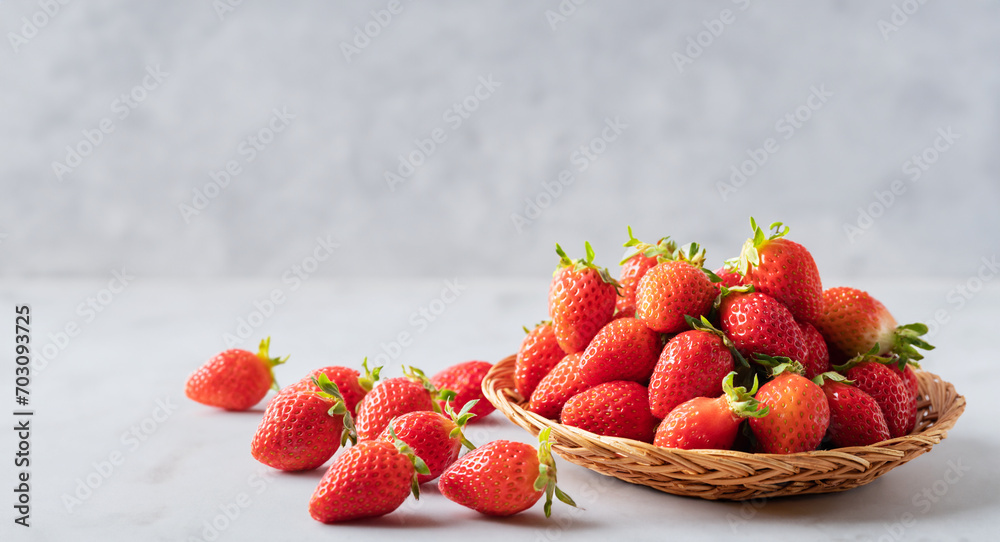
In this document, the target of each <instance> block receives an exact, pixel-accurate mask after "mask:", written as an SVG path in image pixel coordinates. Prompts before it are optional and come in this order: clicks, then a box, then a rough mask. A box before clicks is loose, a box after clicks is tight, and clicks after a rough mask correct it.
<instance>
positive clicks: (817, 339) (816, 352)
mask: <svg viewBox="0 0 1000 542" xmlns="http://www.w3.org/2000/svg"><path fill="white" fill-rule="evenodd" d="M799 331H801V332H802V340H803V342H804V343H805V347H806V352H807V354H806V356H805V359H802V360H799V361H800V362H801V363H802V366H803V367H805V369H806V374H805V377H806V378H808V379H809V380H812V379H813V378H816V377H817V376H818V375H821V374H823V373H825V372H827V371H829V370H830V352H829V351H828V350H827V348H826V341H825V340H824V339H823V335H821V334H820V332H819V330H817V329H816V328H815V327H813V325H812V324H810V323H808V322H799Z"/></svg>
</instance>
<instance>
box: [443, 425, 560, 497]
mask: <svg viewBox="0 0 1000 542" xmlns="http://www.w3.org/2000/svg"><path fill="white" fill-rule="evenodd" d="M549 431H550V430H549V428H547V427H546V428H545V429H543V430H542V432H541V433H539V434H538V441H539V446H538V450H537V451H536V450H535V448H534V447H533V446H531V445H530V444H525V443H523V442H512V441H509V440H494V441H493V442H490V443H488V444H486V445H484V446H480V447H479V448H476V449H475V450H473V451H471V452H469V453H467V454H465V455H464V456H462V458H461V459H459V460H458V461H456V462H455V463H454V464H452V466H450V467H448V470H446V471H444V474H442V475H441V479H440V480H438V489H439V490H440V491H441V494H442V495H444V496H445V497H447V498H448V500H450V501H452V502H456V503H458V504H461V505H462V506H465V507H468V508H471V509H473V510H475V511H477V512H479V513H481V514H486V515H489V516H511V515H514V514H517V513H518V512H523V511H524V510H527V509H528V508H531V507H532V506H534V504H535V503H536V502H538V499H540V498H541V497H542V494H543V493H544V494H545V496H546V498H545V517H549V515H551V513H552V495H553V493H554V494H555V496H556V497H557V498H558V499H559V500H560V501H562V502H564V503H566V504H568V505H570V506H576V504H575V503H574V502H573V499H571V498H570V497H569V495H566V494H565V493H563V492H562V490H561V489H559V488H558V487H557V486H556V464H555V459H553V457H552V451H551V444H550V443H549Z"/></svg>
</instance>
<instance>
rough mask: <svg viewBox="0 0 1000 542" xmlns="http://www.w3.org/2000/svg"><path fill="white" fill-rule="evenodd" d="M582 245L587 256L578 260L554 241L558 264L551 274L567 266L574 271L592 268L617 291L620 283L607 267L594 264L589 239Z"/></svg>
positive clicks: (592, 248)
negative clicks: (612, 276)
mask: <svg viewBox="0 0 1000 542" xmlns="http://www.w3.org/2000/svg"><path fill="white" fill-rule="evenodd" d="M584 247H585V248H586V249H587V257H586V258H580V259H578V260H573V259H570V257H569V256H567V255H566V251H565V250H563V248H562V247H561V246H559V243H556V254H558V255H559V266H558V267H556V270H555V271H554V272H553V273H552V275H553V276H555V275H556V274H557V273H559V271H560V270H562V269H564V268H567V267H569V268H571V269H572V270H573V272H574V273H575V272H579V271H583V270H585V269H588V268H589V269H593V270H594V271H597V274H598V275H600V277H601V280H603V281H604V282H606V283H608V284H611V285H613V286H614V287H615V291H618V289H619V288H620V285H619V284H618V281H617V280H615V279H613V278H611V273H609V272H608V268H607V267H598V266H597V265H596V264H594V247H592V246H590V241H587V242H585V243H584Z"/></svg>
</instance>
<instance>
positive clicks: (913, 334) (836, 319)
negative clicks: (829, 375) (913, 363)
mask: <svg viewBox="0 0 1000 542" xmlns="http://www.w3.org/2000/svg"><path fill="white" fill-rule="evenodd" d="M822 309H823V310H822V313H821V315H820V317H819V319H818V320H817V321H816V328H817V329H819V331H820V333H822V334H823V336H824V337H826V340H827V341H828V342H829V343H830V344H831V345H832V346H833V347H835V348H836V349H837V350H839V351H840V352H841V353H842V354H843V355H844V356H846V357H848V358H853V357H854V356H857V355H860V354H864V353H866V352H868V351H869V350H871V349H872V348H873V347H874V346H875V345H878V346H879V348H878V350H877V353H878V354H879V355H884V354H897V355H899V357H901V358H902V359H904V360H919V359H923V357H924V356H923V355H922V354H921V353H920V352H919V351H918V350H917V348H922V349H924V350H933V349H934V347H933V346H931V345H930V344H928V343H927V342H926V341H924V340H923V339H921V338H920V336H921V335H923V334H925V333H927V326H925V325H924V324H909V325H905V326H897V325H896V319H895V318H893V317H892V314H890V313H889V311H888V309H886V308H885V305H883V304H882V303H880V302H879V301H878V300H877V299H875V298H874V297H872V296H871V295H869V294H868V292H864V291H861V290H857V289H855V288H847V287H839V288H830V289H828V290H826V291H825V292H823V305H822Z"/></svg>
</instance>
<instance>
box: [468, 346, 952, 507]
mask: <svg viewBox="0 0 1000 542" xmlns="http://www.w3.org/2000/svg"><path fill="white" fill-rule="evenodd" d="M514 360H515V357H514V356H510V357H508V358H506V359H504V360H503V361H500V362H499V363H497V364H496V365H495V366H494V367H493V369H491V370H490V372H489V373H488V374H487V375H486V378H485V379H484V380H483V392H484V393H485V394H486V397H487V398H488V399H489V400H490V402H491V403H493V404H494V405H495V406H496V407H497V408H498V409H499V410H500V411H501V412H503V413H504V415H506V416H507V418H509V419H510V420H511V421H512V422H514V423H516V424H517V425H520V426H521V427H523V428H525V429H527V430H528V431H529V432H531V433H532V434H533V435H537V434H538V432H539V431H541V430H542V429H543V428H545V427H551V428H552V436H551V438H552V440H553V446H552V449H553V450H555V451H556V452H557V453H558V454H559V455H560V456H562V457H563V458H565V459H566V460H567V461H570V462H572V463H576V464H577V465H582V466H584V467H587V468H588V469H591V470H594V471H597V472H599V473H601V474H604V475H607V476H614V477H616V478H620V479H622V480H625V481H626V482H631V483H633V484H641V485H645V486H649V487H652V488H654V489H658V490H660V491H664V492H667V493H673V494H675V495H684V496H688V497H701V498H703V499H712V500H715V499H725V500H746V499H755V498H770V497H785V496H789V495H802V494H807V493H832V492H835V491H844V490H847V489H851V488H855V487H858V486H862V485H865V484H867V483H869V482H871V481H872V480H874V479H876V478H878V477H879V476H882V475H883V474H885V473H887V472H889V471H890V470H892V469H894V468H896V467H898V466H900V465H902V464H903V463H906V462H907V461H909V460H911V459H913V458H914V457H917V456H918V455H921V454H923V453H926V452H928V451H930V449H931V447H932V446H934V445H935V444H937V443H938V442H941V440H942V439H944V438H945V437H946V436H947V435H948V430H949V429H951V428H952V426H954V425H955V421H956V420H958V417H959V416H961V415H962V412H963V411H964V410H965V397H963V396H961V395H958V393H957V392H956V391H955V387H954V386H952V385H951V384H949V383H948V382H945V381H944V380H942V379H941V378H940V377H938V376H937V375H934V374H931V373H928V372H924V371H917V378H918V380H919V382H920V400H919V402H918V405H917V409H918V410H917V426H916V429H914V431H913V433H911V434H910V435H907V436H905V437H899V438H894V439H890V440H886V441H883V442H879V443H878V444H875V445H872V446H859V447H852V448H838V449H836V450H821V451H814V452H804V453H797V454H789V455H777V454H752V453H745V452H734V451H728V450H678V449H672V448H660V447H658V446H653V445H652V444H646V443H644V442H638V441H634V440H629V439H623V438H615V437H604V436H600V435H595V434H594V433H590V432H588V431H584V430H582V429H577V428H576V427H571V426H567V425H562V424H559V423H556V422H554V421H552V420H548V419H546V418H543V417H541V416H539V415H537V414H535V413H533V412H528V411H527V410H525V409H524V408H523V405H524V403H525V399H524V398H522V397H521V396H520V395H519V394H518V393H517V391H515V390H514Z"/></svg>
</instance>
